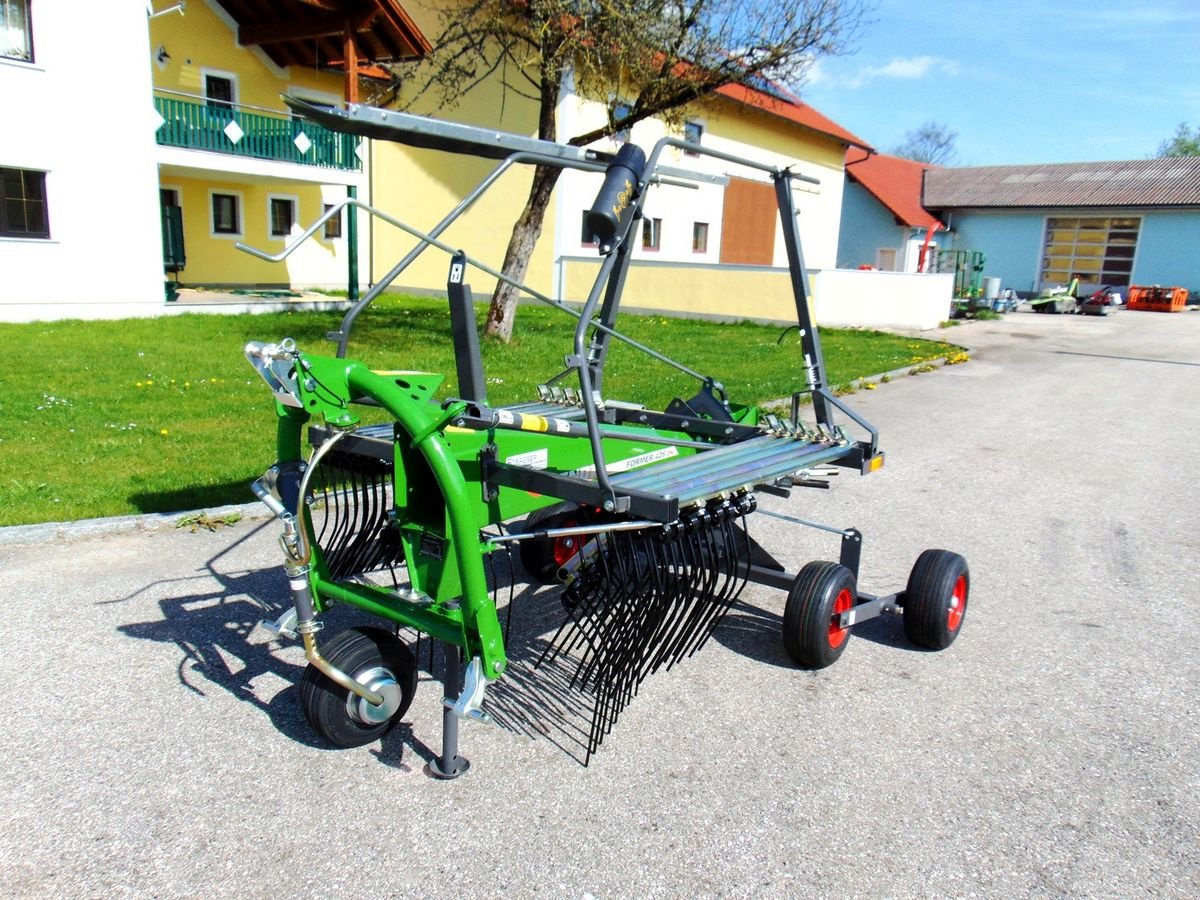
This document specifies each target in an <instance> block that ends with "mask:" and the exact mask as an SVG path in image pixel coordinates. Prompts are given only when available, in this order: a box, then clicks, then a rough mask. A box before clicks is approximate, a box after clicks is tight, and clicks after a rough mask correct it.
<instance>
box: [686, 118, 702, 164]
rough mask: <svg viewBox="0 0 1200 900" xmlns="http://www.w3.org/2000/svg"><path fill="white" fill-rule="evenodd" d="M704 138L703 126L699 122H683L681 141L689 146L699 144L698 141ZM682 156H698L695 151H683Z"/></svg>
mask: <svg viewBox="0 0 1200 900" xmlns="http://www.w3.org/2000/svg"><path fill="white" fill-rule="evenodd" d="M702 137H704V125H703V124H702V123H700V122H685V123H684V125H683V139H684V140H685V141H687V142H688V143H689V144H699V143H700V139H701V138H702ZM683 155H684V156H699V155H700V154H699V153H697V152H696V151H695V150H684V151H683Z"/></svg>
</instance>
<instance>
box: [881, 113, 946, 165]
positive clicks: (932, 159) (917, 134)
mask: <svg viewBox="0 0 1200 900" xmlns="http://www.w3.org/2000/svg"><path fill="white" fill-rule="evenodd" d="M957 140H958V132H956V131H951V130H950V128H949V127H948V126H947V125H945V124H943V123H941V122H935V121H932V120H930V121H928V122H925V123H924V124H922V125H919V126H917V127H916V128H914V129H912V130H911V131H906V132H904V141H903V142H902V143H900V144H899V145H897V146H896V147H894V148H893V149H892V153H893V154H894V155H895V156H902V157H904V158H905V159H912V160H916V161H917V162H923V163H930V164H931V165H935V166H945V165H949V164H950V163H952V162H954V160H955V158H956V157H957V156H958V151H957V149H956V148H955V142H956V141H957Z"/></svg>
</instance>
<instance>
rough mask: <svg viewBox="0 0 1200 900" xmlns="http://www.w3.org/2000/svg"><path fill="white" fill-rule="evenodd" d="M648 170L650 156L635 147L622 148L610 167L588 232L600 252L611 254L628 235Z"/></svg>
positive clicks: (623, 145)
mask: <svg viewBox="0 0 1200 900" xmlns="http://www.w3.org/2000/svg"><path fill="white" fill-rule="evenodd" d="M645 168H646V154H645V153H643V152H642V148H641V147H638V146H636V145H635V144H622V145H621V149H620V150H618V151H617V155H616V157H615V158H614V159H613V161H612V162H611V163H609V164H608V172H607V173H606V174H605V176H604V184H602V185H601V186H600V193H598V194H597V195H596V199H595V201H594V202H593V203H592V208H591V209H589V210H588V214H587V220H586V221H587V228H588V231H589V232H590V233H591V235H592V237H593V238H594V239H595V241H596V242H597V243H598V244H599V245H600V249H601V250H602V251H604V252H608V251H609V250H611V249H612V245H613V240H614V239H615V238H616V236H617V235H618V234H622V233H624V231H625V228H626V226H627V225H628V224H629V217H630V216H632V215H633V211H634V202H633V201H634V200H636V199H637V195H638V182H639V181H641V179H642V171H643V170H644V169H645Z"/></svg>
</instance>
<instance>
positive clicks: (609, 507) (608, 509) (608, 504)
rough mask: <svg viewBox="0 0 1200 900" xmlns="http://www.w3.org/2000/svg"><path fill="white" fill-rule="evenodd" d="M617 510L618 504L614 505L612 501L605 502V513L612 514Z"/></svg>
mask: <svg viewBox="0 0 1200 900" xmlns="http://www.w3.org/2000/svg"><path fill="white" fill-rule="evenodd" d="M616 508H617V504H615V503H613V502H612V501H611V500H605V501H604V511H605V512H612V511H613V510H614V509H616Z"/></svg>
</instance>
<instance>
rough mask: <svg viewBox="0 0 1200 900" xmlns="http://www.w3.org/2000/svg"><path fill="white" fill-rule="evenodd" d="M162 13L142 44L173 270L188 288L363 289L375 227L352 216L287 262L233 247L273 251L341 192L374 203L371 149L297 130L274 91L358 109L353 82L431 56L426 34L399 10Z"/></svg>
mask: <svg viewBox="0 0 1200 900" xmlns="http://www.w3.org/2000/svg"><path fill="white" fill-rule="evenodd" d="M160 5H161V6H163V7H164V9H163V10H161V11H160V12H158V13H156V14H155V15H153V16H152V17H151V20H150V23H149V36H150V51H151V66H152V79H153V89H154V108H155V110H156V111H157V113H158V116H159V117H160V118H161V120H162V121H161V124H160V125H159V126H158V129H157V132H156V139H157V144H158V148H159V150H158V175H159V197H160V204H161V208H162V209H161V212H162V220H163V232H164V265H165V266H166V268H167V270H168V271H169V272H174V273H175V274H176V276H177V277H178V278H179V280H180V281H182V282H183V283H185V284H187V285H190V286H214V285H221V286H231V285H232V286H239V287H252V288H253V287H260V288H273V287H294V286H303V287H323V288H337V287H341V288H346V286H347V284H348V283H354V284H360V283H364V282H365V281H366V280H367V278H368V277H369V273H368V272H367V271H366V266H365V265H364V266H363V267H362V271H356V268H357V265H356V264H357V260H358V259H359V258H361V259H363V260H364V261H365V260H366V258H367V250H368V235H369V230H368V229H366V228H363V227H359V226H360V222H359V221H358V219H359V217H358V216H351V215H349V214H348V210H343V211H341V212H340V213H338V214H337V215H335V216H334V217H333V218H331V219H329V220H328V221H327V222H326V223H325V224H324V225H323V227H322V228H321V229H320V230H319V231H318V232H317V233H316V234H315V235H314V236H313V239H312V240H309V241H307V242H305V244H304V245H303V246H302V247H301V248H300V249H299V250H298V251H297V252H296V253H294V254H292V255H291V256H289V257H288V258H287V259H286V261H284V262H282V263H271V262H267V261H264V260H263V259H260V258H257V257H254V256H251V255H250V254H247V253H244V252H241V251H239V250H238V249H237V248H236V244H237V243H239V242H242V243H245V244H247V245H250V246H252V247H255V248H258V249H260V250H263V251H265V252H267V253H271V254H276V253H279V252H280V251H281V250H283V249H284V247H285V246H286V245H287V244H288V243H290V242H291V241H292V240H293V239H295V238H296V237H298V236H299V235H300V234H301V232H302V231H303V229H304V228H305V227H306V226H307V225H309V224H310V223H313V222H315V221H316V220H317V219H319V218H320V217H321V216H322V214H323V213H324V212H325V211H326V210H328V209H329V208H330V207H331V206H333V205H335V204H336V203H338V202H339V201H340V200H343V199H345V198H346V196H347V195H351V196H358V197H360V198H363V199H364V200H369V187H370V176H369V171H370V152H369V147H368V146H367V145H366V142H360V141H359V140H358V139H356V138H352V137H350V136H347V135H341V134H334V133H332V132H329V131H327V130H325V129H323V128H321V127H320V126H318V125H314V124H312V123H309V122H303V121H301V120H299V119H298V118H296V117H294V116H292V115H291V113H290V112H289V111H288V109H287V107H286V106H285V105H284V104H283V102H282V100H281V95H283V94H289V95H292V96H297V97H300V98H303V99H306V100H309V101H313V102H317V103H323V104H329V105H337V104H340V103H341V102H342V101H343V100H345V99H351V100H355V99H357V97H356V96H355V95H356V91H357V87H358V77H359V76H360V75H366V76H371V75H373V74H376V75H383V76H384V77H386V73H383V72H381V71H380V70H377V69H373V68H371V61H372V60H373V59H376V58H382V59H403V58H417V57H420V56H421V55H422V54H424V53H425V52H426V51H427V50H428V49H429V44H428V42H427V41H426V40H425V38H424V36H423V35H422V34H421V32H420V30H419V29H418V28H417V27H416V26H415V25H414V23H413V22H412V20H411V19H410V18H409V17H408V15H407V14H406V13H405V12H404V9H403V7H401V6H400V5H399V3H398V2H396V0H370V2H366V3H359V4H356V5H354V7H353V10H354V13H353V16H350V15H349V14H344V15H342V14H334V13H333V12H331V11H330V10H332V9H333V7H331V6H330V5H329V4H309V5H308V6H307V7H306V9H307V10H308V11H309V12H307V13H306V14H304V15H301V16H296V15H295V14H294V13H295V5H294V4H283V3H274V2H263V3H222V2H218V0H192V2H191V3H189V4H187V5H186V8H185V9H184V10H182V11H181V12H182V14H172V13H173V12H174V11H175V9H174V7H170V6H167V5H166V4H165V3H163V2H160ZM178 5H179V6H183V4H178ZM347 60H349V62H348V63H347ZM348 72H349V73H353V74H352V75H347V73H348ZM352 246H355V247H357V250H358V252H357V254H356V253H352V252H351V248H352Z"/></svg>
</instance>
